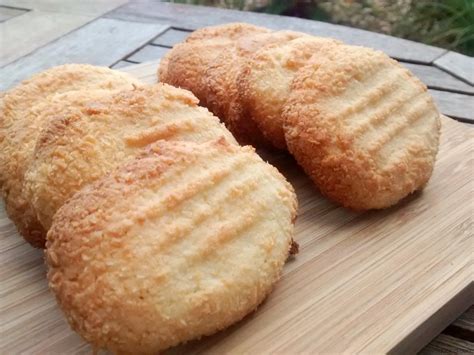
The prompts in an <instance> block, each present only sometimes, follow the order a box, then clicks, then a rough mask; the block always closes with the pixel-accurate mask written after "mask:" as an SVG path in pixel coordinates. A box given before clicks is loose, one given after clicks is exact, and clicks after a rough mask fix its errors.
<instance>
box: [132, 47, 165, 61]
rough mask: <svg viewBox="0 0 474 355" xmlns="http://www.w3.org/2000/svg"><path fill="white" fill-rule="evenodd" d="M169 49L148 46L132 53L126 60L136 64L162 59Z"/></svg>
mask: <svg viewBox="0 0 474 355" xmlns="http://www.w3.org/2000/svg"><path fill="white" fill-rule="evenodd" d="M169 50H170V49H169V48H168V47H160V46H152V45H148V46H145V47H143V48H142V49H140V50H139V51H137V52H135V53H133V54H132V55H130V56H129V57H127V58H126V59H127V60H129V61H132V62H136V63H143V62H148V61H150V60H157V59H160V58H162V57H163V56H164V55H165V54H166V52H168V51H169Z"/></svg>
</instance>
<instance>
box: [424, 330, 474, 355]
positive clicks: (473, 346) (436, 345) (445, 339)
mask: <svg viewBox="0 0 474 355" xmlns="http://www.w3.org/2000/svg"><path fill="white" fill-rule="evenodd" d="M472 353H474V343H471V342H470V341H466V340H462V339H458V338H454V337H452V336H449V335H445V334H440V335H438V336H437V337H436V339H434V340H433V341H432V342H431V343H430V344H429V345H428V346H427V347H425V348H424V349H423V350H422V351H421V352H420V355H432V354H472Z"/></svg>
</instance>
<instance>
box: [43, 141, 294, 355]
mask: <svg viewBox="0 0 474 355" xmlns="http://www.w3.org/2000/svg"><path fill="white" fill-rule="evenodd" d="M295 213H296V198H295V194H294V192H293V189H292V188H291V186H290V185H289V184H288V182H287V181H286V180H285V178H284V177H283V176H282V175H280V174H279V173H278V171H277V170H276V169H275V168H274V167H272V166H270V165H268V164H266V163H265V162H263V161H262V160H261V159H260V158H259V156H258V155H257V154H256V153H255V152H254V150H253V149H252V148H251V147H248V146H247V147H240V146H237V145H232V144H230V143H228V142H227V141H225V140H223V139H222V140H219V141H214V142H208V143H203V144H196V143H190V142H160V143H157V144H156V145H154V146H152V148H151V149H150V150H149V152H148V153H147V154H144V155H143V156H141V157H140V158H137V159H135V160H133V161H131V162H129V163H127V164H126V165H125V166H122V167H121V168H119V169H117V170H116V171H114V172H113V173H111V174H110V175H108V176H106V177H104V178H102V179H101V180H99V181H97V182H95V183H93V184H91V185H89V186H87V187H85V188H84V189H83V190H81V191H80V192H78V193H77V194H76V195H75V196H74V197H73V198H72V199H71V200H69V201H68V202H67V203H66V205H64V206H63V207H62V208H61V209H60V210H59V211H58V213H57V214H56V215H55V217H54V221H53V226H52V228H51V230H50V231H49V233H48V242H47V251H46V258H47V264H48V266H49V271H48V279H49V284H50V288H51V290H52V291H53V293H54V294H55V296H56V299H57V300H58V302H59V304H60V307H61V308H62V310H63V311H64V313H65V314H66V317H67V319H68V321H69V323H70V325H71V326H72V328H73V329H75V330H76V331H77V332H78V333H79V334H80V335H81V336H82V337H84V339H86V340H87V341H89V342H91V343H92V344H93V346H94V347H96V348H107V349H109V350H111V351H112V352H114V353H150V354H151V353H157V352H159V351H161V350H164V349H166V348H168V347H171V346H174V345H177V344H179V343H181V342H185V341H188V340H191V339H196V338H199V337H201V336H204V335H210V334H213V333H215V332H217V331H219V330H221V329H224V328H226V327H228V326H229V325H231V324H232V323H234V322H237V321H239V320H240V319H242V318H243V317H244V316H245V315H247V314H248V313H250V312H252V311H253V310H255V309H256V307H257V306H258V305H259V304H260V303H261V302H262V300H263V299H264V298H265V297H266V296H267V295H268V293H269V292H270V291H271V289H272V286H273V285H274V283H275V282H276V281H277V280H278V278H279V276H280V273H281V270H282V267H283V264H284V262H285V260H286V259H287V257H288V253H289V249H290V245H291V238H292V235H293V221H294V218H295Z"/></svg>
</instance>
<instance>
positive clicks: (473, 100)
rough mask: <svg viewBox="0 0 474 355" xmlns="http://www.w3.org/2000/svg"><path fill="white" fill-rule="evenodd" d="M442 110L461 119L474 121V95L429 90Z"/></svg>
mask: <svg viewBox="0 0 474 355" xmlns="http://www.w3.org/2000/svg"><path fill="white" fill-rule="evenodd" d="M429 92H430V93H431V95H433V98H434V99H435V101H436V104H437V105H438V107H439V109H440V111H441V112H442V113H443V114H445V115H447V116H450V117H453V118H456V119H459V120H460V121H464V122H469V123H474V96H468V95H462V94H456V93H452V92H447V91H439V90H431V89H430V90H429Z"/></svg>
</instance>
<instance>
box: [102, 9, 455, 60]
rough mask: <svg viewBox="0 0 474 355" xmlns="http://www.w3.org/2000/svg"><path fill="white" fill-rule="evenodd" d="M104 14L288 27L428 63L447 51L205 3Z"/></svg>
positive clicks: (177, 22)
mask: <svg viewBox="0 0 474 355" xmlns="http://www.w3.org/2000/svg"><path fill="white" fill-rule="evenodd" d="M106 17H110V18H117V19H124V20H130V21H143V22H151V23H155V22H156V21H159V22H166V23H169V24H172V25H173V26H174V27H182V28H185V29H191V30H192V29H196V28H200V27H203V26H210V25H217V24H222V23H226V22H236V21H241V22H248V23H253V24H256V25H260V26H266V27H269V28H273V29H290V30H297V31H303V32H307V33H310V34H313V35H316V36H323V37H334V38H338V39H340V40H343V41H345V42H346V43H348V44H357V45H364V46H369V47H373V48H376V49H380V50H383V51H384V52H386V53H387V54H388V55H390V56H392V57H395V58H399V59H403V60H407V61H415V62H420V63H431V62H433V61H434V60H435V59H436V58H438V57H440V56H441V55H442V54H443V53H446V52H447V51H446V50H445V49H441V48H437V47H432V46H428V45H425V44H422V43H416V42H412V41H408V40H405V39H401V38H396V37H391V36H387V35H384V34H380V33H374V32H369V31H365V30H360V29H356V28H349V27H346V26H340V25H334V24H329V23H324V22H319V21H312V20H305V19H300V18H294V17H286V16H275V15H267V14H261V13H252V12H242V11H236V10H224V9H219V8H209V7H205V6H190V5H181V4H170V3H157V2H155V1H152V0H139V1H133V2H130V3H128V4H127V5H124V6H122V7H120V8H118V9H116V10H114V11H112V12H110V13H109V14H107V15H106Z"/></svg>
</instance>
